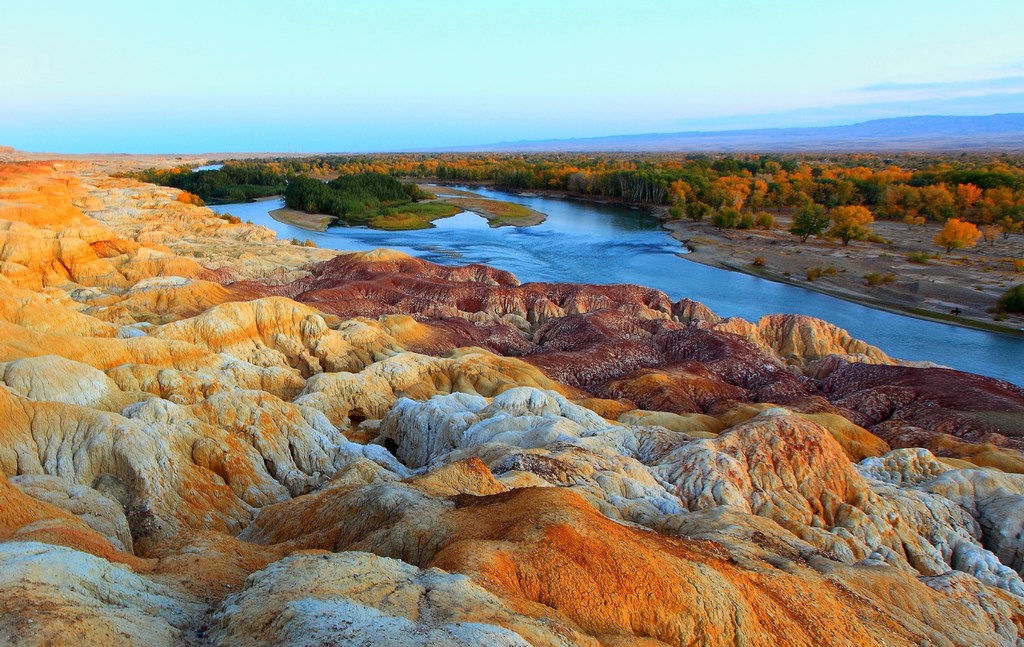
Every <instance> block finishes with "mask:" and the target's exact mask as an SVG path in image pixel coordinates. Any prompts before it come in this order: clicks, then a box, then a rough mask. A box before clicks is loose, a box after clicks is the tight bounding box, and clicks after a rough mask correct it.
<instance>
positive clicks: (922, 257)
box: [907, 252, 939, 265]
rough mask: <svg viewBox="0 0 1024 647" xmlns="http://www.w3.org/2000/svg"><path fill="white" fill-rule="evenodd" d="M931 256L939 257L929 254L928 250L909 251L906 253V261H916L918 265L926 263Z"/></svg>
mask: <svg viewBox="0 0 1024 647" xmlns="http://www.w3.org/2000/svg"><path fill="white" fill-rule="evenodd" d="M933 258H939V255H938V254H929V253H928V252H910V253H909V254H907V262H909V263H917V264H918V265H927V264H928V261H930V260H931V259H933Z"/></svg>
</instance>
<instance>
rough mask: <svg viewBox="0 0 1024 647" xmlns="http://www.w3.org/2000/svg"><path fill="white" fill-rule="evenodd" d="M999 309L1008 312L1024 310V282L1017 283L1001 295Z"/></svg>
mask: <svg viewBox="0 0 1024 647" xmlns="http://www.w3.org/2000/svg"><path fill="white" fill-rule="evenodd" d="M998 305H999V309H1000V310H1004V311H1006V312H1024V283H1021V284H1020V285H1015V286H1013V287H1012V288H1010V289H1009V290H1007V291H1006V292H1004V293H1003V296H1001V297H999V304H998Z"/></svg>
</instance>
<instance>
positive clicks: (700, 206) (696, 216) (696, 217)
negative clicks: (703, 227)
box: [686, 202, 711, 222]
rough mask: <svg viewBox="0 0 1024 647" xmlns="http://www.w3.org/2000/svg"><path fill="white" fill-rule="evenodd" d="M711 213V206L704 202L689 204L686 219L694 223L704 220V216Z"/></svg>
mask: <svg viewBox="0 0 1024 647" xmlns="http://www.w3.org/2000/svg"><path fill="white" fill-rule="evenodd" d="M709 213H711V205H709V204H706V203H704V202H687V203H686V217H687V218H689V219H690V220H692V221H694V222H700V221H701V220H704V216H706V215H708V214H709Z"/></svg>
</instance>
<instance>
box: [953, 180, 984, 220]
mask: <svg viewBox="0 0 1024 647" xmlns="http://www.w3.org/2000/svg"><path fill="white" fill-rule="evenodd" d="M981 193H982V191H981V189H979V188H978V187H976V186H974V185H973V184H969V183H968V184H958V185H956V206H957V209H959V210H960V215H961V216H962V215H964V214H965V213H966V212H967V210H968V209H970V208H971V207H973V206H974V203H975V202H977V201H978V200H980V199H981Z"/></svg>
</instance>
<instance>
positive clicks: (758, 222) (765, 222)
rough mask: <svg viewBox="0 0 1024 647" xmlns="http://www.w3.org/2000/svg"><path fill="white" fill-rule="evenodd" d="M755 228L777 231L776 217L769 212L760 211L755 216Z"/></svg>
mask: <svg viewBox="0 0 1024 647" xmlns="http://www.w3.org/2000/svg"><path fill="white" fill-rule="evenodd" d="M754 226H755V227H757V228H758V229H775V216H773V215H772V214H770V213H768V212H767V211H758V212H757V215H756V216H754Z"/></svg>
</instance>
